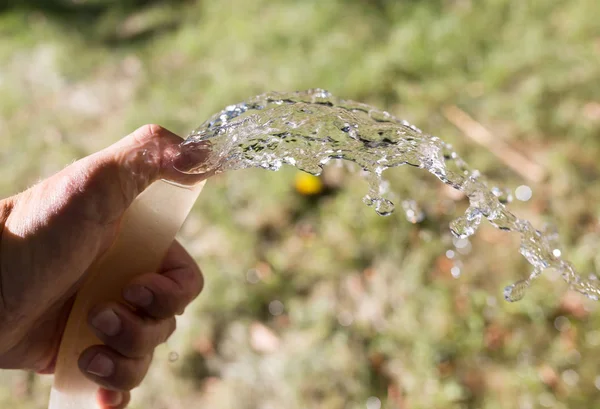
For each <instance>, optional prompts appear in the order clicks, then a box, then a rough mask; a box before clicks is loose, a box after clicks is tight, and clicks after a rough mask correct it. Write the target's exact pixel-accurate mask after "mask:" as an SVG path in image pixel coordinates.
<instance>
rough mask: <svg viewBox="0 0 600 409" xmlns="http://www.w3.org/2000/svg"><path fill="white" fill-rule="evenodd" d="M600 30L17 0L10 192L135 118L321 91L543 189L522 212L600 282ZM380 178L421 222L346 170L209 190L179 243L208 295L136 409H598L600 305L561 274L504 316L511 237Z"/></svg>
mask: <svg viewBox="0 0 600 409" xmlns="http://www.w3.org/2000/svg"><path fill="white" fill-rule="evenodd" d="M598 16H600V2H598V1H597V0H565V1H562V0H548V1H514V0H480V1H474V0H473V1H471V0H396V1H394V0H346V1H342V0H302V1H292V0H252V1H248V0H219V1H217V0H214V1H209V0H197V1H192V0H181V1H175V0H172V1H158V0H157V1H150V0H122V1H119V0H107V1H100V0H87V1H86V0H72V1H66V0H65V1H60V0H45V1H33V0H8V3H6V2H4V3H2V5H0V135H1V136H0V170H1V171H2V177H1V178H0V196H1V197H5V196H9V195H11V194H14V193H16V192H18V191H20V190H22V189H25V188H26V187H27V186H30V185H31V184H32V183H35V182H36V181H37V180H39V179H40V178H42V177H45V176H47V175H50V174H52V173H53V172H55V171H57V170H59V169H61V168H62V167H64V166H65V165H66V164H68V163H70V162H71V161H73V160H74V159H76V158H79V157H82V156H84V155H86V154H89V153H91V152H93V151H95V150H98V149H100V148H102V147H104V146H107V145H108V144H110V143H112V142H114V141H116V140H118V139H119V138H121V137H122V136H123V135H126V134H127V133H129V132H130V131H132V130H133V129H135V128H137V127H138V126H140V125H143V124H145V123H159V124H161V125H163V126H165V127H167V128H169V129H171V130H173V131H175V132H177V133H180V134H181V135H185V134H186V133H187V132H189V131H190V130H191V129H193V128H194V127H196V126H198V125H199V124H200V123H202V122H203V121H204V120H205V119H206V118H208V117H209V116H210V115H211V114H213V113H214V112H216V111H218V110H220V109H221V108H223V107H224V106H226V105H229V104H232V103H236V102H239V101H241V100H243V99H246V98H248V97H250V96H253V95H255V94H258V93H262V92H266V91H272V90H280V91H293V90H301V89H307V88H312V87H321V88H325V89H328V90H329V91H331V92H333V93H334V94H335V95H338V96H340V97H342V98H347V99H355V100H359V101H362V102H366V103H370V104H373V105H375V106H377V107H380V108H382V109H386V110H388V111H390V112H392V113H393V114H395V115H396V116H399V117H401V118H405V119H407V120H409V121H410V122H412V123H414V124H415V125H417V126H419V127H420V128H421V129H424V130H425V131H427V132H429V133H433V134H435V135H438V136H440V137H442V138H443V139H445V140H447V141H449V142H451V143H452V144H453V145H454V146H455V148H456V150H457V151H458V152H459V153H460V154H461V155H462V156H463V157H464V158H465V159H466V160H467V162H469V163H470V164H471V165H472V167H474V168H477V169H479V170H480V171H482V172H483V173H484V174H486V175H487V176H488V177H489V178H490V179H491V180H492V181H493V182H494V183H497V184H499V185H502V186H506V187H508V188H510V189H515V188H516V187H517V186H520V185H529V186H531V188H532V189H533V192H534V195H533V198H532V199H531V200H530V201H528V202H515V203H513V204H512V205H510V207H511V208H512V209H513V210H514V211H515V212H516V213H517V214H518V215H520V216H522V217H526V218H529V219H530V220H531V221H532V222H533V223H534V224H535V225H536V226H538V227H541V226H543V225H544V223H546V222H552V223H554V224H555V225H556V226H557V228H558V229H559V231H560V233H561V240H562V245H563V253H564V254H565V256H566V258H568V259H570V260H571V261H572V262H573V263H574V264H575V265H576V267H577V269H578V270H579V271H580V272H582V273H585V274H587V273H589V272H591V271H599V270H600V269H599V268H598V267H600V266H599V264H600V256H598V252H597V249H598V248H599V247H600V224H599V222H598V217H599V215H600V208H599V205H598V203H599V201H598V199H599V196H600V184H599V183H597V180H598V177H599V172H600V166H599V164H598V157H599V154H600V25H599V24H598ZM485 130H487V131H485ZM486 132H487V133H486ZM482 135H483V136H484V137H485V136H486V135H487V136H488V137H489V136H491V140H492V142H488V143H484V144H483V145H481V144H478V143H477V142H476V140H477V138H480V137H481V136H482ZM519 155H523V156H524V162H523V160H522V159H519V158H520V157H521V156H519ZM515 163H516V164H517V166H513V167H514V168H517V169H516V170H515V169H511V168H510V165H511V164H513V165H514V164H515ZM531 169H535V170H536V171H539V172H540V174H541V175H543V179H539V178H538V177H537V176H536V175H535V174H534V172H532V171H531ZM387 177H388V178H389V180H390V183H391V186H392V188H393V190H394V191H395V192H396V194H397V203H398V204H400V203H401V202H402V201H403V200H410V199H413V200H415V201H416V202H417V203H419V204H420V206H421V208H422V210H423V211H424V213H425V220H424V221H423V222H421V223H417V224H412V223H410V222H409V221H407V218H406V215H405V214H404V212H403V210H402V207H401V206H398V207H399V208H398V210H397V211H396V213H394V214H393V215H392V216H390V217H386V218H382V217H379V216H377V215H376V214H375V212H374V211H373V210H372V209H369V208H367V207H366V206H364V205H363V204H362V202H361V197H362V195H363V194H364V193H365V189H366V184H365V183H364V182H363V181H362V180H361V179H360V177H359V176H358V175H357V174H355V173H352V172H350V171H349V170H348V169H345V168H343V167H335V166H332V167H329V168H327V169H326V171H325V173H324V175H323V176H322V177H321V179H320V180H319V181H314V180H306V179H298V178H299V175H298V174H297V172H296V171H295V170H293V169H284V170H282V171H280V172H277V173H271V172H267V171H260V170H246V171H241V172H239V173H232V174H225V175H221V176H219V177H215V178H213V179H212V180H210V181H209V183H208V184H207V187H206V188H205V190H204V192H203V193H202V196H201V198H200V200H199V202H198V203H197V205H196V207H195V209H194V211H193V214H192V215H191V217H190V219H189V220H188V222H187V223H186V225H185V227H184V229H183V231H182V232H181V235H180V236H181V240H182V241H183V242H184V243H185V245H186V247H187V248H188V249H189V250H190V252H192V253H193V255H194V256H195V257H196V258H197V260H198V262H199V263H200V265H201V267H202V269H203V271H204V274H205V277H206V287H205V290H204V293H203V294H202V296H201V297H200V298H199V299H198V300H197V302H195V303H194V304H193V305H192V307H190V309H189V311H188V312H187V314H186V315H185V316H184V317H182V319H180V320H179V329H178V332H177V333H176V334H175V336H174V337H173V338H172V339H171V340H170V341H169V343H168V345H166V346H164V347H161V348H160V349H159V350H158V351H157V353H156V361H155V364H154V366H153V367H152V370H151V372H150V374H149V376H148V378H147V380H146V382H145V383H144V384H143V385H142V386H141V387H140V388H139V389H137V390H136V391H135V395H134V401H133V403H132V405H131V407H132V408H148V409H180V408H185V409H188V408H204V407H211V408H214V409H221V408H223V409H225V408H232V407H236V408H239V409H244V408H248V409H254V408H260V409H270V408H281V407H285V408H289V409H295V408H302V409H303V408H324V409H338V408H339V409H354V408H367V409H379V408H390V409H417V408H439V409H446V408H486V409H495V408H518V409H533V408H595V407H600V403H598V402H600V376H599V375H600V373H599V371H598V367H599V365H600V362H599V361H600V360H599V359H598V357H599V356H600V315H599V313H600V311H599V309H598V303H594V302H591V301H588V300H586V299H584V298H583V297H582V296H580V295H579V294H576V293H572V292H569V291H567V288H566V285H565V284H564V283H563V282H562V280H561V279H560V278H557V277H554V276H552V275H548V277H545V278H541V279H540V280H539V281H537V282H536V284H535V286H534V288H532V290H531V291H530V292H529V293H528V295H527V296H526V298H525V299H524V300H523V301H521V302H518V303H515V304H509V303H506V302H505V301H504V300H503V298H502V289H503V287H504V286H505V285H507V284H510V283H511V282H512V281H514V280H516V279H519V278H521V277H524V276H526V275H527V274H528V273H529V268H528V266H527V264H526V263H525V261H524V259H523V258H522V257H521V256H520V255H519V254H518V242H517V240H516V237H514V236H511V235H509V234H505V233H500V232H498V231H495V230H494V229H492V228H491V227H490V226H489V225H485V226H483V227H482V228H481V230H480V232H479V233H478V234H477V235H476V236H475V237H474V238H472V240H471V241H470V242H461V243H457V242H456V241H453V240H452V237H451V236H450V234H449V230H448V222H449V221H450V220H451V219H452V218H453V217H454V216H457V215H458V214H459V213H460V212H461V210H464V208H465V206H466V201H465V200H464V198H462V197H461V196H460V195H457V194H456V193H455V192H453V191H450V190H448V189H447V188H445V187H444V186H442V185H441V184H440V183H439V182H438V181H436V180H435V179H434V178H433V177H431V176H430V175H428V174H426V173H424V172H421V171H418V170H415V169H394V170H391V171H388V172H387ZM315 183H316V185H315ZM319 183H322V184H323V188H320V187H319ZM307 184H308V186H309V187H310V186H313V187H314V186H316V188H315V189H314V192H308V191H307V190H306V186H307ZM308 190H310V189H308ZM309 193H312V194H309ZM449 250H450V251H452V252H453V253H454V255H453V253H451V252H448V253H447V251H449ZM449 256H453V257H452V258H450V257H449ZM459 273H460V274H459ZM455 276H457V277H455ZM172 352H175V353H176V354H177V355H178V356H179V359H177V360H173V359H169V356H171V358H173V357H174V355H173V354H172ZM172 361H174V362H172ZM50 383H51V378H50V377H37V376H34V375H29V374H25V373H20V372H7V371H4V372H0V385H1V386H0V407H3V408H14V409H25V408H27V409H34V408H40V409H41V408H45V407H46V404H47V403H46V402H47V393H48V390H49V385H50Z"/></svg>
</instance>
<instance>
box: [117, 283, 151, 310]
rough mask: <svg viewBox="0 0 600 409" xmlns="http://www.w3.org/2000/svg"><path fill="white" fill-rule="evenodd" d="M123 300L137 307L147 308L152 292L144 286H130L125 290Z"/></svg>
mask: <svg viewBox="0 0 600 409" xmlns="http://www.w3.org/2000/svg"><path fill="white" fill-rule="evenodd" d="M123 298H125V300H126V301H128V302H130V303H132V304H133V305H137V306H138V307H147V306H149V305H150V304H152V300H153V299H154V295H152V292H151V291H150V290H148V289H147V288H146V287H144V286H141V285H132V286H130V287H127V288H126V289H125V291H124V292H123Z"/></svg>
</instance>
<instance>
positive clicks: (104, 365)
mask: <svg viewBox="0 0 600 409" xmlns="http://www.w3.org/2000/svg"><path fill="white" fill-rule="evenodd" d="M86 370H87V371H88V372H89V373H91V374H92V375H96V376H100V377H102V378H106V377H108V376H110V375H112V373H113V371H114V370H115V363H114V362H113V361H112V360H111V359H110V358H109V357H107V356H106V355H104V354H96V356H95V357H94V358H93V359H92V360H91V361H90V363H89V364H88V366H87V368H86Z"/></svg>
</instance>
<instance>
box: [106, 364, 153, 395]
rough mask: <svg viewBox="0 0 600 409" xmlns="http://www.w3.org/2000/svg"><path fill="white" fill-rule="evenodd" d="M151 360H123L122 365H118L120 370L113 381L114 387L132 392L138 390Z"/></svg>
mask: <svg viewBox="0 0 600 409" xmlns="http://www.w3.org/2000/svg"><path fill="white" fill-rule="evenodd" d="M148 364H149V360H148V359H146V358H143V359H139V360H133V359H127V358H122V361H121V365H117V367H118V370H117V372H116V373H115V376H114V377H113V379H112V381H113V382H112V386H114V387H116V388H118V389H120V390H124V391H130V390H132V389H135V388H137V387H138V386H139V385H140V384H141V383H142V380H143V379H144V377H145V376H146V372H147V370H148Z"/></svg>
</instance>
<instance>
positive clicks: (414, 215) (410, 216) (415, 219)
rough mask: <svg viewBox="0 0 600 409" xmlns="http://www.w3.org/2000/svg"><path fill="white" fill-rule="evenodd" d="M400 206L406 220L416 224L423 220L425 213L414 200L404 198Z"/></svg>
mask: <svg viewBox="0 0 600 409" xmlns="http://www.w3.org/2000/svg"><path fill="white" fill-rule="evenodd" d="M402 208H403V209H404V214H405V215H406V220H408V221H409V222H411V223H413V224H416V223H421V222H422V221H423V220H425V213H424V212H423V210H422V209H421V206H419V204H418V203H417V202H416V201H415V200H404V201H403V202H402Z"/></svg>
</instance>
